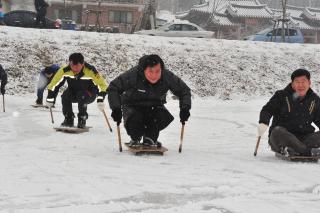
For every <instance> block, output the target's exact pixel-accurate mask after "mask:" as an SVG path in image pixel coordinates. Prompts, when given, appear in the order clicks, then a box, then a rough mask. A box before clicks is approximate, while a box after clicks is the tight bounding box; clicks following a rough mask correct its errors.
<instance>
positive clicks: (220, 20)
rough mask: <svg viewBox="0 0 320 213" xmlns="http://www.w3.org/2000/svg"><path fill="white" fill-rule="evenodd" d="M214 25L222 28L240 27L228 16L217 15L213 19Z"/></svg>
mask: <svg viewBox="0 0 320 213" xmlns="http://www.w3.org/2000/svg"><path fill="white" fill-rule="evenodd" d="M212 23H214V24H217V25H220V26H238V25H239V24H237V23H234V22H233V21H232V20H231V19H230V18H229V17H228V16H227V15H224V14H216V15H214V16H213V17H212Z"/></svg>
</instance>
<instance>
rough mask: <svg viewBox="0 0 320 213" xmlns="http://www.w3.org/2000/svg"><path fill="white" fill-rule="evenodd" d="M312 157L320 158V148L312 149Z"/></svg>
mask: <svg viewBox="0 0 320 213" xmlns="http://www.w3.org/2000/svg"><path fill="white" fill-rule="evenodd" d="M311 156H312V157H320V148H312V149H311Z"/></svg>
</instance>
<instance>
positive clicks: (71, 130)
mask: <svg viewBox="0 0 320 213" xmlns="http://www.w3.org/2000/svg"><path fill="white" fill-rule="evenodd" d="M90 128H92V127H85V128H78V127H54V129H55V130H56V131H57V132H64V133H70V134H80V133H84V132H89V129H90Z"/></svg>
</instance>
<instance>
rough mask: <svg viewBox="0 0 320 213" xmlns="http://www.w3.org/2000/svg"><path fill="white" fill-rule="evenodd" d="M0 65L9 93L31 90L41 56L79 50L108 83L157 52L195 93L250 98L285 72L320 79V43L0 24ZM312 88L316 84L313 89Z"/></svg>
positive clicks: (61, 59) (282, 81)
mask: <svg viewBox="0 0 320 213" xmlns="http://www.w3.org/2000/svg"><path fill="white" fill-rule="evenodd" d="M0 47H1V52H0V63H2V64H3V66H4V67H5V68H6V69H7V70H8V73H9V80H10V83H9V85H8V88H9V93H10V94H16V93H19V94H21V93H30V92H34V89H35V81H36V79H37V77H38V76H37V75H38V74H37V73H38V72H39V69H40V68H41V66H42V65H41V64H42V61H43V59H44V58H46V57H52V59H53V60H54V61H55V62H56V63H60V64H62V63H65V62H66V59H67V58H68V55H69V54H70V53H72V52H75V51H79V52H82V53H84V55H85V57H86V60H87V62H89V63H91V64H93V65H95V66H96V67H97V68H98V70H99V71H101V72H102V73H103V74H104V75H106V76H107V78H108V81H110V80H112V79H114V78H115V77H116V76H117V75H118V74H120V73H121V72H124V71H126V70H127V69H129V68H131V67H132V66H134V65H135V64H136V63H137V60H138V58H139V57H141V56H142V55H144V54H150V53H157V54H159V55H160V56H161V57H163V59H164V60H165V63H166V65H167V67H168V68H169V69H170V70H172V71H173V72H175V73H176V74H177V75H179V76H180V77H182V78H183V79H184V80H185V81H187V82H188V83H189V85H190V87H191V88H192V90H193V93H194V94H195V95H197V96H202V97H204V96H216V97H218V98H222V99H235V98H241V99H249V98H253V97H258V96H262V95H269V94H270V93H273V92H274V91H275V90H276V89H281V88H283V87H284V86H285V85H286V84H287V83H288V81H289V80H290V73H291V72H292V71H293V70H295V69H297V68H306V69H309V70H310V71H311V72H312V74H313V80H314V81H315V82H317V80H318V79H320V76H319V72H317V71H318V68H319V63H320V57H319V56H320V46H319V45H310V44H308V45H307V44H302V45H301V44H274V43H263V42H249V41H227V40H209V39H193V38H164V37H149V36H139V35H125V34H105V33H103V34H101V33H95V32H73V31H62V30H38V29H24V28H11V27H1V29H0ZM315 89H316V90H317V88H316V87H315Z"/></svg>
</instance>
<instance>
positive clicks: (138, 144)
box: [126, 139, 141, 147]
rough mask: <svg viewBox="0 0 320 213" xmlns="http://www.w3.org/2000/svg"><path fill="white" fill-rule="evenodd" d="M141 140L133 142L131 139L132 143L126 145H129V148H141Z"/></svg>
mask: <svg viewBox="0 0 320 213" xmlns="http://www.w3.org/2000/svg"><path fill="white" fill-rule="evenodd" d="M140 140H141V139H138V140H133V139H131V141H130V142H129V143H126V144H127V145H128V146H129V147H137V146H141V143H140Z"/></svg>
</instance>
